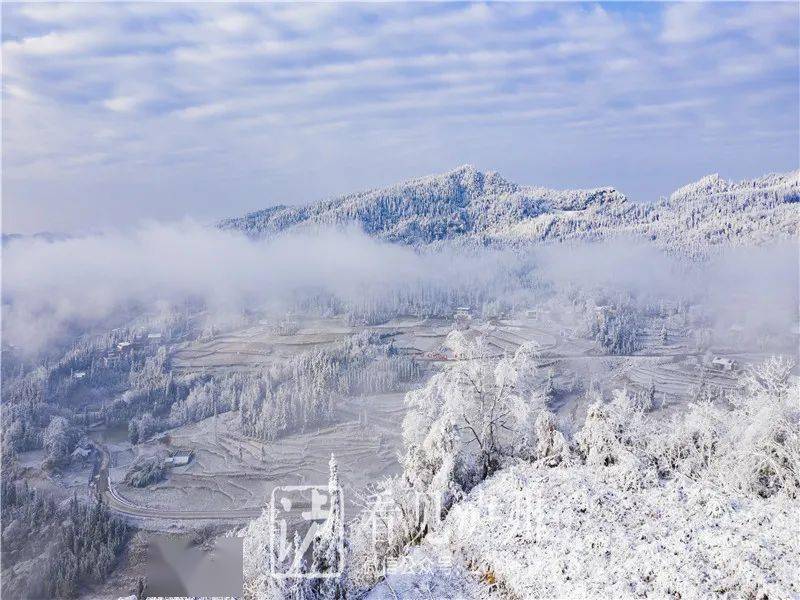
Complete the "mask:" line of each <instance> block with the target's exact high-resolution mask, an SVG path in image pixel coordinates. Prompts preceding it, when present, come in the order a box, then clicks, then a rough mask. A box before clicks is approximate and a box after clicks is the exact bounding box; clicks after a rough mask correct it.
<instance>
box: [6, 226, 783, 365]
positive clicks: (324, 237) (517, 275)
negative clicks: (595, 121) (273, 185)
mask: <svg viewBox="0 0 800 600" xmlns="http://www.w3.org/2000/svg"><path fill="white" fill-rule="evenodd" d="M3 275H4V277H3V338H4V342H5V343H9V344H12V345H14V346H17V347H19V348H21V349H23V350H25V351H26V352H28V353H37V352H40V351H41V350H43V349H44V348H46V347H47V345H48V344H52V343H54V342H56V341H60V340H64V339H65V338H69V337H74V336H75V335H77V334H80V333H82V332H85V331H88V330H90V329H91V328H93V327H96V326H98V325H100V324H103V325H106V324H107V323H108V322H116V321H118V320H120V319H121V318H122V316H125V317H126V318H127V317H128V316H129V315H131V314H135V313H137V312H142V311H153V310H159V307H163V306H170V305H177V304H180V303H182V302H184V301H185V300H186V299H189V298H191V299H197V300H200V301H201V302H202V303H203V305H204V306H205V307H206V308H207V310H208V312H209V313H210V314H230V313H237V312H238V313H241V311H243V310H245V309H255V310H259V309H263V308H266V307H275V306H281V305H287V306H288V303H289V300H290V299H291V298H295V299H296V297H297V295H298V294H302V293H304V291H306V290H314V293H319V292H320V291H322V292H324V293H327V294H331V295H333V296H335V297H337V298H341V299H343V300H344V301H346V302H347V301H352V302H360V303H362V304H363V303H368V302H369V301H370V298H371V297H374V298H375V302H380V301H381V300H384V299H386V298H387V297H390V296H393V295H394V296H397V295H401V294H403V293H404V292H403V291H404V289H406V288H408V287H409V286H411V287H414V288H415V289H417V290H419V289H420V288H425V286H430V287H432V288H435V289H436V290H437V293H440V294H444V295H447V294H448V290H450V289H459V290H469V289H476V290H477V289H480V290H483V291H484V292H486V293H484V294H483V295H477V294H476V296H475V297H476V298H483V299H485V298H487V297H491V295H492V293H494V294H496V295H497V296H498V299H499V300H502V299H503V298H501V296H506V297H509V296H515V297H516V298H517V300H519V299H520V298H522V299H523V301H524V302H528V301H535V297H536V295H537V294H542V293H544V291H549V292H552V291H558V290H560V289H564V288H566V287H568V286H572V287H575V286H577V287H580V288H586V289H588V288H597V287H600V288H604V289H608V290H613V291H618V292H620V293H627V294H633V295H634V296H636V297H647V298H648V300H649V301H652V300H653V299H656V298H664V299H677V298H686V297H693V298H698V297H702V299H703V300H702V301H703V302H704V303H706V304H707V306H708V308H709V309H710V311H711V313H712V314H715V315H717V317H718V318H719V320H720V323H722V322H725V323H741V324H745V325H747V326H751V327H765V326H777V327H780V328H782V329H788V328H789V327H790V326H792V324H793V323H795V322H796V320H797V306H798V294H797V289H798V259H797V248H796V245H794V244H783V245H777V246H771V247H761V248H755V249H752V248H751V249H743V248H742V249H730V250H727V251H725V252H721V253H718V254H716V255H715V257H713V258H711V259H709V260H707V261H706V262H704V263H702V264H698V263H688V262H685V261H682V260H678V259H676V258H674V257H671V256H668V255H666V254H664V253H662V252H660V251H658V250H657V249H655V248H654V247H652V246H650V245H647V244H643V243H635V242H629V241H613V242H606V243H594V244H584V245H570V246H566V245H553V246H546V247H539V248H536V249H526V250H513V251H512V250H495V249H480V250H478V249H471V250H467V249H465V248H464V247H458V248H455V247H448V246H445V247H444V248H442V249H439V250H437V251H417V250H414V249H412V248H409V247H405V246H398V245H392V244H387V243H382V242H378V241H376V240H374V239H372V238H370V237H369V236H367V235H365V234H364V233H362V232H361V231H359V230H356V229H347V230H332V229H331V230H325V231H318V232H315V233H313V234H312V233H305V234H294V235H287V236H282V237H278V238H276V239H273V240H270V241H254V240H252V239H250V238H248V237H247V236H245V235H243V234H238V233H234V232H226V231H220V230H217V229H213V228H208V227H205V226H201V225H198V224H196V223H192V222H183V223H178V224H155V223H154V224H149V225H146V226H142V227H140V228H138V229H136V230H134V231H132V232H127V233H123V232H110V233H106V234H102V235H93V236H87V237H81V238H73V239H66V240H55V241H46V240H41V239H21V240H15V241H13V242H10V243H8V244H6V245H5V247H4V248H3ZM532 282H535V283H532ZM534 287H535V288H536V289H535V290H533V289H532V288H534ZM517 304H518V302H517Z"/></svg>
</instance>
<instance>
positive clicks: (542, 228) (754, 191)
mask: <svg viewBox="0 0 800 600" xmlns="http://www.w3.org/2000/svg"><path fill="white" fill-rule="evenodd" d="M799 211H800V171H794V172H792V173H787V174H784V175H767V176H765V177H761V178H759V179H754V180H749V181H742V182H740V183H734V182H731V181H726V180H724V179H721V178H720V177H719V176H718V175H710V176H707V177H704V178H702V179H701V180H699V181H697V182H695V183H692V184H689V185H686V186H684V187H682V188H680V189H679V190H677V191H676V192H674V193H673V194H672V195H671V196H670V197H669V198H668V199H665V200H661V201H659V202H656V203H652V204H640V203H635V202H631V201H629V200H628V199H627V198H626V197H625V196H624V195H623V194H622V193H620V192H619V191H617V190H615V189H614V188H598V189H592V190H550V189H546V188H538V187H530V186H522V185H518V184H515V183H512V182H510V181H507V180H506V179H504V178H503V177H502V176H500V175H499V174H498V173H495V172H491V171H490V172H482V171H479V170H477V169H475V167H472V166H470V165H466V166H462V167H459V168H457V169H455V170H453V171H450V172H448V173H444V174H441V175H432V176H428V177H422V178H419V179H412V180H410V181H407V182H404V183H400V184H397V185H394V186H391V187H388V188H384V189H378V190H370V191H367V192H361V193H357V194H350V195H346V196H342V197H339V198H335V199H332V200H326V201H323V202H319V203H316V204H312V205H309V206H274V207H271V208H268V209H265V210H261V211H258V212H254V213H250V214H248V215H245V216H244V217H239V218H233V219H227V220H225V221H223V222H221V223H220V224H219V226H220V227H221V228H223V229H235V230H241V231H244V232H246V233H248V234H249V235H252V236H254V237H269V236H271V235H274V234H276V233H279V232H283V231H292V230H302V229H309V228H316V227H320V226H331V225H333V226H341V225H348V224H356V225H358V226H360V227H361V228H363V230H364V231H365V232H366V233H368V234H369V235H372V236H375V237H377V238H379V239H383V240H386V241H390V242H396V243H402V244H410V245H425V244H431V243H434V242H442V241H446V240H463V241H465V242H472V243H480V244H489V245H494V244H497V245H519V244H526V243H531V242H542V241H564V240H571V239H601V238H605V237H610V236H614V235H620V234H624V235H633V236H637V237H643V238H646V239H649V240H653V241H655V242H656V243H658V244H659V245H665V246H678V247H697V246H699V247H703V246H708V245H712V244H717V243H722V242H728V243H734V244H749V243H760V242H762V241H765V240H771V239H776V238H784V237H788V236H792V235H796V233H797V222H798V215H799V214H800V212H799Z"/></svg>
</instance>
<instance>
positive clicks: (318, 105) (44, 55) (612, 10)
mask: <svg viewBox="0 0 800 600" xmlns="http://www.w3.org/2000/svg"><path fill="white" fill-rule="evenodd" d="M2 10H3V74H4V77H3V192H4V193H3V230H4V231H7V232H8V231H19V232H32V231H40V230H55V231H80V230H87V229H99V228H103V227H107V226H117V227H120V226H122V227H124V226H126V225H129V224H132V223H137V222H139V221H141V220H143V219H178V218H182V217H184V216H187V215H189V216H192V217H194V218H196V219H199V220H201V221H209V220H213V219H215V218H218V217H223V216H230V215H236V214H240V213H244V212H246V211H249V210H254V209H257V208H262V207H265V206H269V205H272V204H277V203H286V204H293V203H303V202H309V201H312V200H315V199H321V198H324V197H329V196H333V195H338V194H341V193H345V192H349V191H357V190H361V189H365V188H370V187H375V186H380V185H385V184H390V183H394V182H396V181H399V180H402V179H405V178H409V177H414V176H418V175H425V174H429V173H435V172H440V171H445V170H448V169H451V168H453V167H455V166H457V165H460V164H463V163H472V164H475V165H476V166H477V167H478V168H481V169H492V170H497V171H499V172H501V173H502V174H503V175H505V176H506V177H507V178H509V179H512V180H514V181H517V182H519V183H527V184H533V185H545V186H551V187H557V188H565V187H595V186H602V185H613V186H615V187H617V188H619V189H620V190H622V191H623V192H624V193H626V194H627V195H628V196H629V197H630V198H632V199H634V200H641V201H649V200H653V199H655V198H657V197H658V196H659V195H666V194H668V193H669V192H670V191H671V190H672V189H674V188H676V187H678V186H680V185H681V184H683V183H686V182H688V181H691V180H693V179H697V178H698V177H700V176H702V175H704V174H707V173H710V172H719V173H720V174H721V175H722V176H725V177H729V178H734V179H741V178H745V177H754V176H758V175H760V174H763V173H765V172H770V171H787V170H790V169H793V168H797V165H798V135H799V127H798V112H799V111H800V107H799V106H798V28H797V25H798V4H797V3H782V4H766V3H758V4H756V3H734V4H666V3H659V4H636V3H624V4H623V3H620V4H590V3H581V4H523V3H513V4H512V3H494V4H460V3H458V4H456V3H449V4H427V3H414V4H411V3H407V4H399V3H395V4H391V3H388V4H314V5H311V4H272V5H270V4H239V5H237V4H222V3H220V4H211V3H181V4H165V3H141V4H86V3H79V4H52V3H45V4H26V5H13V4H4V5H3V9H2Z"/></svg>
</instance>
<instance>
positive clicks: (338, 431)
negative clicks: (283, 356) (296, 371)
mask: <svg viewBox="0 0 800 600" xmlns="http://www.w3.org/2000/svg"><path fill="white" fill-rule="evenodd" d="M405 410H406V408H405V404H404V403H403V394H402V393H392V394H378V395H374V396H365V397H354V398H351V399H350V400H349V401H348V403H347V405H346V407H345V408H344V409H343V411H342V415H341V416H342V421H341V422H339V423H337V424H334V425H331V426H327V427H321V428H319V429H313V430H311V431H307V432H299V433H295V434H291V435H288V436H285V437H282V438H280V439H279V440H276V441H274V442H266V443H261V442H258V441H256V440H252V439H248V438H245V437H244V436H241V435H239V434H237V433H236V427H235V420H236V419H237V418H238V414H237V413H235V412H231V413H226V414H223V415H220V416H219V422H218V423H217V425H216V428H215V426H214V420H213V418H209V419H206V420H204V421H201V422H199V423H194V424H191V425H186V426H183V427H179V428H176V429H172V430H169V435H170V441H171V444H172V446H174V447H182V448H192V449H193V450H194V452H195V457H194V459H193V460H192V462H190V463H189V465H187V466H185V467H178V468H174V469H172V470H171V471H170V473H169V475H168V477H167V479H166V480H165V481H163V482H160V483H158V484H155V485H153V486H150V487H148V488H141V489H137V488H132V487H130V486H126V485H124V484H122V483H121V479H122V478H123V477H124V473H125V471H126V470H127V469H126V468H119V469H112V477H113V479H114V481H115V485H116V487H117V490H118V491H119V492H120V493H121V494H122V495H123V496H124V497H125V498H126V499H128V500H129V501H131V502H133V503H135V504H136V505H138V506H147V507H152V508H156V509H158V508H161V509H175V508H176V507H180V508H181V509H182V510H215V509H226V508H252V507H259V506H263V505H264V503H266V502H268V501H269V498H270V495H271V492H272V489H273V488H275V487H276V486H282V485H324V484H325V483H326V481H327V477H328V461H329V460H330V456H331V453H333V454H335V455H336V458H337V461H338V462H339V468H340V473H341V477H342V484H343V487H344V489H345V500H346V504H347V507H348V508H350V509H351V510H350V511H349V512H348V513H346V516H349V514H352V513H353V510H354V509H355V506H354V504H353V502H354V501H355V500H356V495H357V493H358V491H359V490H362V489H363V488H364V487H366V486H367V485H369V484H372V483H375V482H377V481H378V480H380V479H382V478H384V477H387V476H389V475H393V474H395V473H397V472H399V469H400V467H399V464H398V460H397V455H398V451H399V449H400V447H401V446H402V442H401V439H400V427H399V424H400V422H401V421H402V419H403V415H404V414H405ZM215 429H216V434H215ZM159 448H163V446H162V445H161V443H160V442H158V441H151V442H148V443H146V444H140V445H139V446H137V447H136V451H137V452H138V453H140V454H142V455H147V454H152V453H153V452H155V451H157V450H158V449H159ZM240 450H241V453H240Z"/></svg>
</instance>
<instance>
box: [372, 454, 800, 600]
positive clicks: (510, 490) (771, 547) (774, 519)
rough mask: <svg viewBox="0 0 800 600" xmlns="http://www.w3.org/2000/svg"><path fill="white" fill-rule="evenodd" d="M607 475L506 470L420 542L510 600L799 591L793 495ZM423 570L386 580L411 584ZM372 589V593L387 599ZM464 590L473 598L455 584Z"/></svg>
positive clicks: (788, 594) (423, 581)
mask: <svg viewBox="0 0 800 600" xmlns="http://www.w3.org/2000/svg"><path fill="white" fill-rule="evenodd" d="M612 476H613V468H599V469H598V468H596V467H589V466H574V467H569V468H556V469H546V468H541V467H536V466H533V465H529V464H519V465H516V466H513V467H510V468H508V469H504V470H502V471H500V472H498V473H497V474H496V475H495V476H494V477H492V478H490V479H489V480H487V481H486V482H485V483H484V484H482V485H480V486H478V487H477V488H476V489H475V490H473V491H472V492H471V493H470V494H469V495H468V497H467V498H466V499H465V500H464V501H462V502H460V503H459V504H457V505H456V506H455V507H454V508H453V509H452V510H451V512H450V513H449V515H448V516H447V518H446V520H445V522H444V524H443V526H442V528H441V529H440V530H439V531H437V532H436V533H435V534H432V535H429V536H428V538H427V539H426V541H425V543H424V546H425V547H426V549H427V551H428V552H429V553H433V558H432V560H433V561H434V562H435V561H437V560H438V561H441V562H445V563H446V562H447V561H450V560H452V559H453V557H461V561H462V571H458V570H457V569H456V572H457V573H462V572H463V566H464V565H467V564H469V565H471V566H472V567H473V569H476V570H477V573H478V576H479V575H480V573H483V574H484V575H483V579H484V580H486V579H487V578H488V579H490V580H496V583H497V584H498V585H500V586H502V589H503V590H504V591H505V592H507V593H510V594H512V595H513V596H516V597H520V598H589V597H591V598H599V597H602V598H612V597H613V598H630V597H658V598H665V597H669V598H684V599H685V598H702V597H709V596H713V595H721V596H723V597H736V598H743V597H746V598H764V599H766V598H796V597H798V595H799V594H800V541H799V540H800V538H798V533H800V532H799V531H798V516H800V514H799V513H798V505H797V503H796V502H794V501H789V500H786V499H785V498H782V497H773V498H771V499H768V500H765V499H762V498H758V497H744V496H732V495H731V494H729V493H725V492H722V491H719V490H715V489H712V488H710V487H708V486H707V485H705V484H701V483H697V482H694V481H691V480H688V479H685V480H682V481H677V480H673V481H662V482H659V483H657V484H653V485H651V486H648V487H645V488H644V489H639V490H636V491H626V490H623V489H621V488H620V487H618V485H617V484H616V483H615V482H614V481H613V480H612ZM417 552H419V551H417ZM487 574H491V575H487ZM473 577H474V576H473ZM429 578H430V576H429V575H427V574H425V573H424V572H423V573H422V574H421V575H420V577H419V579H418V580H417V579H414V578H413V577H406V578H405V579H399V578H393V577H390V578H389V582H390V583H392V582H393V581H396V582H397V583H396V585H397V586H398V587H399V586H400V584H401V581H402V582H403V585H404V586H405V587H406V588H408V589H411V588H413V586H414V585H415V584H419V585H423V586H424V585H427V582H428V580H429ZM446 579H448V578H446ZM454 579H456V580H458V577H454ZM448 581H449V579H448ZM382 589H383V588H381V587H379V588H378V590H376V594H378V595H375V596H374V597H375V598H384V597H387V598H389V597H392V596H387V595H385V594H384V592H383V591H382ZM381 594H383V595H381ZM399 597H411V598H415V597H426V596H425V595H414V594H411V595H409V596H404V595H401V596H399ZM433 597H437V596H436V594H434V596H433ZM449 597H462V596H460V595H459V594H456V595H455V596H449ZM463 597H475V596H473V595H472V593H471V591H470V589H466V588H465V593H464V594H463Z"/></svg>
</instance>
